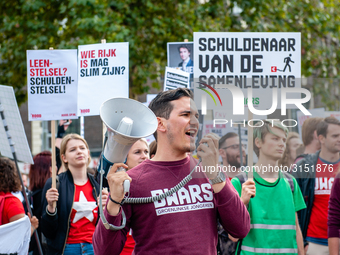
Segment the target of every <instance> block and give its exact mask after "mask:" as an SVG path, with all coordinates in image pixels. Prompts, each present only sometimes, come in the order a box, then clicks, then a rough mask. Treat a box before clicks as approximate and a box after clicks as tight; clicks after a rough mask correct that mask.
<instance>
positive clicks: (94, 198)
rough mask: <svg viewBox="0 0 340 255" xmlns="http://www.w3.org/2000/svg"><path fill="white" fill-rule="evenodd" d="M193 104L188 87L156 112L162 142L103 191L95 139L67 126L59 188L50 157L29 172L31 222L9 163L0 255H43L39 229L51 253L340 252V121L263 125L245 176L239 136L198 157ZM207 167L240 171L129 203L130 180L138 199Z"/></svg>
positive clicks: (132, 157) (3, 172)
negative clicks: (296, 127)
mask: <svg viewBox="0 0 340 255" xmlns="http://www.w3.org/2000/svg"><path fill="white" fill-rule="evenodd" d="M192 97H193V95H192V92H191V91H190V90H188V89H177V90H172V91H165V92H161V93H160V94H158V96H157V97H156V98H155V99H154V100H153V101H152V102H151V103H150V106H149V107H150V109H151V110H152V111H153V112H154V113H155V115H156V117H157V120H158V127H157V130H156V133H155V138H156V141H154V142H153V143H152V144H151V145H150V146H149V145H148V144H147V142H146V141H145V140H143V139H141V140H138V141H137V142H136V143H135V144H134V145H133V146H132V147H131V149H130V151H129V153H128V155H127V158H126V160H125V162H124V163H118V164H113V166H112V167H111V170H110V172H109V173H108V175H107V177H106V181H105V183H104V186H105V188H104V189H103V190H100V188H99V180H100V178H98V176H93V175H92V174H90V173H89V172H88V170H87V168H88V165H89V163H90V161H91V157H90V151H89V146H88V144H87V142H86V140H84V139H83V138H82V137H81V136H79V135H77V134H67V135H65V131H66V129H67V127H64V125H63V124H64V123H61V125H60V127H59V128H58V131H60V132H58V144H57V148H58V157H59V161H57V162H59V163H57V164H58V168H60V169H61V171H60V172H58V176H57V187H56V188H52V186H51V183H52V180H51V171H52V170H51V169H52V165H51V157H52V156H51V153H50V152H48V151H44V152H41V153H39V154H37V155H36V156H35V157H34V165H32V166H31V167H30V172H29V174H28V179H29V185H28V190H27V195H28V196H27V197H28V202H29V206H30V207H31V209H32V213H33V215H30V214H29V213H27V209H26V207H27V205H26V202H25V201H24V202H23V204H22V202H21V201H20V200H19V199H18V198H16V197H15V196H14V195H13V194H15V193H17V192H18V191H20V190H23V189H22V188H21V184H20V178H19V176H18V174H17V170H16V168H15V165H14V164H13V162H12V161H11V160H9V159H6V158H0V253H1V254H13V253H16V252H17V253H18V254H27V253H28V252H29V253H30V254H33V255H36V254H39V249H38V248H39V247H38V245H37V242H36V240H35V239H34V235H33V233H34V232H35V231H37V232H36V233H37V235H38V237H39V240H40V244H41V248H42V251H43V253H44V254H72V255H76V254H79V255H80V254H124V255H125V254H159V253H163V254H204V255H207V254H226V255H233V254H244V255H246V254H307V255H320V254H330V255H335V254H339V240H340V239H339V237H340V171H339V166H340V156H339V153H340V122H339V120H337V119H336V118H334V117H326V118H309V119H307V120H306V121H305V122H304V124H303V125H302V128H301V134H298V133H295V132H289V131H288V129H287V128H286V127H285V126H283V125H282V124H281V123H280V122H278V121H274V122H267V121H264V122H263V125H260V124H257V125H255V126H254V128H253V148H254V152H255V154H256V156H257V162H256V164H255V165H254V166H253V168H252V169H251V171H250V172H249V171H243V168H242V166H245V165H247V155H246V154H247V153H246V145H245V144H242V143H241V142H240V137H239V135H238V134H236V133H233V132H230V133H227V134H225V135H224V136H222V137H221V138H220V137H218V136H217V135H215V134H208V135H205V136H204V137H203V138H202V139H201V141H200V142H199V146H198V147H197V148H195V145H194V144H195V137H196V135H197V133H198V131H199V122H198V111H197V109H196V107H195V106H194V105H195V104H194V102H193V100H192ZM69 124H70V123H67V125H69ZM59 133H60V134H59ZM300 137H301V138H302V139H301V140H300ZM194 151H195V153H197V157H193V155H192V154H193V152H194ZM198 164H201V165H202V166H205V167H206V166H216V165H220V166H223V168H221V169H229V170H230V169H233V171H221V172H214V171H210V172H209V171H208V172H204V173H203V172H195V173H194V174H193V176H192V177H193V178H192V179H190V180H189V182H187V183H186V184H185V185H184V186H182V187H180V188H179V189H177V190H175V192H174V193H172V194H170V195H167V196H164V197H162V198H160V199H159V200H153V201H152V202H151V203H146V204H141V203H137V204H131V203H124V200H125V195H126V194H125V193H124V192H123V182H124V180H126V179H128V180H130V181H131V187H130V196H132V197H139V198H144V197H150V196H157V195H162V194H165V193H167V192H168V191H169V190H171V189H172V188H173V187H175V186H176V185H177V184H178V183H180V182H181V181H182V180H183V179H184V178H186V177H187V176H188V174H189V173H190V171H191V170H192V169H194V168H195V166H197V165H198ZM280 166H285V168H282V167H281V168H280ZM118 167H123V168H126V170H127V172H125V171H116V170H117V169H118ZM275 167H277V168H275ZM268 169H272V170H269V171H268ZM275 169H281V170H279V171H276V170H275ZM282 169H286V170H287V171H282ZM95 175H98V174H97V171H96V172H95ZM100 193H102V200H101V201H99V194H100ZM100 202H101V203H102V205H103V207H102V208H103V211H104V214H103V215H104V216H105V220H104V219H101V217H100V215H99V207H98V206H99V204H100ZM25 210H26V212H25ZM25 213H26V214H28V216H25ZM19 222H20V224H22V225H21V226H25V228H24V227H21V232H22V233H21V235H18V236H17V240H16V241H17V243H16V244H15V246H17V247H12V246H13V245H12V246H11V245H7V246H8V247H9V248H8V249H7V250H5V248H4V247H5V246H2V240H1V238H2V236H5V235H7V236H10V235H11V231H13V233H14V230H13V228H10V227H11V226H12V225H13V226H14V223H16V224H19ZM105 222H107V223H105ZM108 226H109V227H108ZM1 229H3V230H5V231H7V232H6V233H5V234H4V232H3V231H2V230H1ZM24 229H26V230H24ZM30 239H31V241H30ZM3 240H5V238H3ZM29 241H30V243H29ZM28 246H29V248H28ZM18 251H19V252H22V251H24V252H23V253H19V252H18Z"/></svg>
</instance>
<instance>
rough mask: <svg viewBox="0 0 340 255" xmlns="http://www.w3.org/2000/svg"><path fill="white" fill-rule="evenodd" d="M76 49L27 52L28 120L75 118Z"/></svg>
mask: <svg viewBox="0 0 340 255" xmlns="http://www.w3.org/2000/svg"><path fill="white" fill-rule="evenodd" d="M77 77H78V76H77V50H28V51H27V94H28V119H29V121H32V120H59V119H66V118H67V119H76V118H77V84H78V82H77Z"/></svg>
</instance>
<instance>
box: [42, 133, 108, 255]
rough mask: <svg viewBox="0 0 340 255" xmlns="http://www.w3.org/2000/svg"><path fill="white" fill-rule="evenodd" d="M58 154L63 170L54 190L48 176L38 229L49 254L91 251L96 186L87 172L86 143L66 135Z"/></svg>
mask: <svg viewBox="0 0 340 255" xmlns="http://www.w3.org/2000/svg"><path fill="white" fill-rule="evenodd" d="M60 155H61V159H62V163H63V166H64V168H65V169H66V172H63V173H61V174H59V175H58V183H57V189H54V188H51V182H52V180H51V179H49V180H48V181H47V182H46V184H45V187H44V190H43V197H44V202H43V211H42V220H41V228H42V232H43V234H44V235H45V236H46V238H47V244H48V250H49V251H48V254H65V255H68V254H72V255H77V254H79V255H80V254H82V255H83V254H93V247H92V235H93V232H94V229H95V226H96V224H97V221H98V217H99V214H98V203H97V197H98V196H99V185H98V183H97V182H96V181H95V180H94V178H93V176H92V175H89V174H87V171H86V169H87V166H88V164H89V163H90V161H91V157H90V151H89V147H88V144H87V142H86V141H85V140H84V139H83V138H82V137H81V136H79V135H77V134H68V135H66V136H65V137H64V138H63V140H62V142H61V146H60ZM106 199H107V197H105V196H103V200H105V201H106ZM53 202H57V203H56V207H55V206H53Z"/></svg>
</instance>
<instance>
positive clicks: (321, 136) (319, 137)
mask: <svg viewBox="0 0 340 255" xmlns="http://www.w3.org/2000/svg"><path fill="white" fill-rule="evenodd" d="M325 139H326V137H324V136H323V135H319V136H318V140H319V142H320V143H321V144H323V143H324V141H325Z"/></svg>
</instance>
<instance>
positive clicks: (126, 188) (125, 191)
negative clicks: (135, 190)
mask: <svg viewBox="0 0 340 255" xmlns="http://www.w3.org/2000/svg"><path fill="white" fill-rule="evenodd" d="M120 171H126V170H125V168H124V167H122V166H121V167H118V169H117V172H120ZM123 187H124V194H126V193H129V192H130V181H129V180H125V181H124V183H123ZM128 196H129V194H128Z"/></svg>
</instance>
